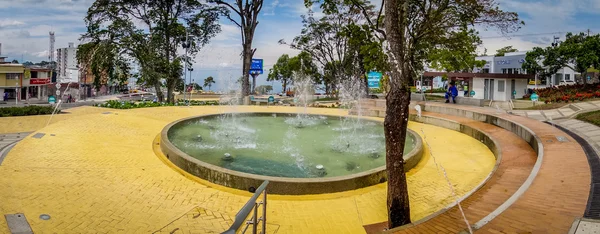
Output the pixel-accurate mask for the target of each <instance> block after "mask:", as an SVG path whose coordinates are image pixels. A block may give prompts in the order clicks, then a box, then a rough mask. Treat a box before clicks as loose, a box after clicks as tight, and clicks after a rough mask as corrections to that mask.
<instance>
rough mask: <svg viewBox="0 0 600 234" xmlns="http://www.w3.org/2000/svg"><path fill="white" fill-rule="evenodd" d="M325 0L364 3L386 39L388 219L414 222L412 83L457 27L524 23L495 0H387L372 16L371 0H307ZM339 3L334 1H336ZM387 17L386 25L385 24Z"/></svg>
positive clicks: (327, 1)
mask: <svg viewBox="0 0 600 234" xmlns="http://www.w3.org/2000/svg"><path fill="white" fill-rule="evenodd" d="M315 1H316V2H319V3H321V4H322V5H321V8H323V9H328V8H330V7H335V6H336V5H337V4H339V2H340V1H345V2H352V3H354V4H355V5H356V6H358V7H359V8H360V9H361V11H363V14H364V15H365V16H367V17H365V19H366V21H368V22H369V25H371V26H372V27H371V28H372V31H374V32H377V33H378V34H377V35H378V36H379V37H380V38H381V39H383V40H384V41H383V48H384V51H385V52H386V54H387V57H388V62H389V65H390V72H389V75H390V77H389V92H388V93H387V95H386V106H387V108H386V116H385V120H384V128H385V138H386V139H385V141H386V167H387V173H388V193H387V195H388V201H387V206H388V207H387V208H388V225H389V227H390V228H394V227H397V226H401V225H404V224H408V223H410V208H409V200H408V191H407V189H408V187H407V184H406V174H405V171H404V159H403V150H404V142H405V140H406V128H407V124H408V115H409V113H408V111H409V103H410V85H411V84H412V81H413V80H414V78H416V73H417V72H418V71H422V70H423V64H424V63H425V62H426V61H427V59H428V58H429V56H430V53H431V51H432V50H431V48H435V47H449V46H448V44H449V43H454V42H452V41H450V40H449V39H451V38H453V37H454V36H456V33H457V32H463V33H465V32H468V30H469V28H470V27H471V26H472V25H474V24H478V25H479V24H484V25H485V26H493V27H497V28H498V29H500V31H501V32H502V33H507V32H512V31H515V30H517V29H519V27H520V26H519V21H518V15H517V14H516V13H512V12H504V11H502V10H500V9H499V7H498V4H497V3H496V2H495V1H493V0H486V1H463V0H447V1H437V0H422V1H413V0H385V1H384V2H383V4H382V8H381V10H380V11H379V12H385V17H383V18H382V17H380V16H377V18H376V19H375V20H372V19H371V18H370V17H369V16H370V12H369V10H368V6H369V5H370V4H369V3H368V2H366V1H363V0H305V2H308V3H309V4H310V3H311V2H315ZM332 5H333V6H332ZM381 23H383V25H384V26H385V28H384V29H381V28H380V24H381Z"/></svg>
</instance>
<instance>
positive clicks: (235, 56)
mask: <svg viewBox="0 0 600 234" xmlns="http://www.w3.org/2000/svg"><path fill="white" fill-rule="evenodd" d="M497 1H498V2H499V3H500V6H501V8H502V9H505V10H510V11H516V12H518V13H519V14H520V16H521V18H522V19H523V20H524V21H525V23H526V25H525V26H524V27H523V28H522V29H521V30H520V31H519V32H517V33H516V35H521V36H515V37H511V38H506V37H502V36H501V35H499V34H498V32H495V31H484V30H483V29H482V30H480V34H481V36H482V37H483V42H484V44H483V46H482V48H480V52H482V51H483V48H487V50H488V53H492V52H493V51H495V50H496V49H498V48H501V47H503V46H506V45H512V46H513V47H515V48H517V49H519V50H528V49H531V48H532V47H534V46H547V45H548V44H549V43H551V41H552V38H553V37H554V36H559V37H564V34H565V33H566V32H580V31H586V30H587V29H590V30H591V32H592V33H600V27H598V26H596V25H597V23H596V22H600V14H598V13H597V12H600V0H578V1H573V0H537V1H531V0H527V1H518V0H497ZM92 2H93V0H0V43H2V55H3V56H8V57H10V58H11V59H17V60H19V61H21V60H25V61H34V62H37V61H41V60H47V57H48V48H49V45H48V44H49V42H48V31H50V30H53V31H55V32H56V44H55V49H56V48H62V47H66V46H67V43H69V42H75V44H78V38H79V36H80V35H81V33H83V32H85V25H84V22H83V17H84V16H85V13H86V11H87V8H88V7H89V6H90V5H91V4H92ZM373 2H375V3H376V4H379V2H380V1H377V0H374V1H373ZM315 10H316V9H315ZM306 12H307V9H306V8H305V7H304V5H303V0H265V3H264V8H263V12H262V13H261V15H260V16H259V21H260V24H259V25H258V28H257V31H256V38H255V43H254V47H255V48H257V51H256V54H255V57H256V58H263V59H264V61H265V62H264V63H265V72H268V69H269V68H270V65H272V64H273V63H275V61H276V60H277V58H278V57H279V56H280V55H281V54H283V53H287V54H291V55H295V54H296V53H298V52H297V51H294V50H292V49H290V48H289V47H288V46H285V45H279V44H278V43H277V42H278V41H279V39H285V40H286V41H291V40H292V39H293V38H294V36H296V35H297V34H299V33H300V30H301V27H302V23H301V18H300V15H301V14H305V13H306ZM222 23H223V26H222V27H223V28H222V29H223V31H222V32H221V33H220V34H219V35H218V36H216V37H215V38H213V40H212V41H211V44H209V45H208V46H207V47H206V48H204V49H203V50H202V51H201V52H200V53H199V54H198V56H197V57H196V63H195V64H194V72H193V73H192V75H193V79H194V80H195V81H196V82H198V83H201V82H202V81H203V79H204V78H205V77H207V76H213V77H215V78H216V80H217V84H216V85H215V86H213V89H215V88H216V89H222V88H225V87H226V86H228V84H230V83H231V82H230V80H235V78H236V77H238V76H239V74H240V71H239V68H240V67H241V59H240V57H239V54H240V51H241V46H240V33H239V30H238V28H237V27H235V26H234V25H232V24H231V23H229V22H228V21H227V20H222ZM531 34H540V35H531ZM522 35H528V36H522ZM21 58H23V59H21ZM265 79H266V74H264V75H261V76H259V79H258V84H259V85H260V84H265V83H266V81H265ZM269 84H270V82H269ZM275 86H276V89H278V87H279V85H278V84H275Z"/></svg>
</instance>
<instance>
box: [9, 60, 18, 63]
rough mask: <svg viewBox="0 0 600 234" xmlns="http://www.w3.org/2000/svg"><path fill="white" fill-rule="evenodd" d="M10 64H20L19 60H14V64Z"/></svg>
mask: <svg viewBox="0 0 600 234" xmlns="http://www.w3.org/2000/svg"><path fill="white" fill-rule="evenodd" d="M10 63H14V64H17V63H19V60H16V59H13V61H12V62H10Z"/></svg>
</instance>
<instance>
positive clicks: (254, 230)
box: [252, 203, 258, 234]
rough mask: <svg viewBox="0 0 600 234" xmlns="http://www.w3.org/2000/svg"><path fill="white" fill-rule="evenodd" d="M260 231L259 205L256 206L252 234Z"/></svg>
mask: <svg viewBox="0 0 600 234" xmlns="http://www.w3.org/2000/svg"><path fill="white" fill-rule="evenodd" d="M257 231H258V203H255V204H254V216H253V217H252V234H256V233H257Z"/></svg>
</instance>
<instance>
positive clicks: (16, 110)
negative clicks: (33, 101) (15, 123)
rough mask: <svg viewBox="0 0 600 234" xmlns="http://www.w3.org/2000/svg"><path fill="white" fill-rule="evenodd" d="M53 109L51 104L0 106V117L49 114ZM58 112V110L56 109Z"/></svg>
mask: <svg viewBox="0 0 600 234" xmlns="http://www.w3.org/2000/svg"><path fill="white" fill-rule="evenodd" d="M53 111H54V107H52V106H24V107H3V108H0V117H9V116H26V115H49V114H52V112H53ZM57 113H60V110H57Z"/></svg>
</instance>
